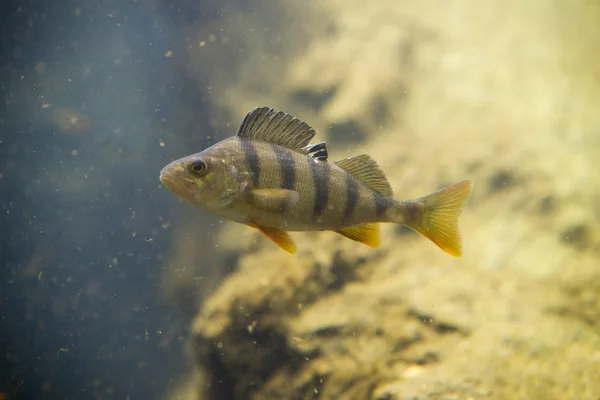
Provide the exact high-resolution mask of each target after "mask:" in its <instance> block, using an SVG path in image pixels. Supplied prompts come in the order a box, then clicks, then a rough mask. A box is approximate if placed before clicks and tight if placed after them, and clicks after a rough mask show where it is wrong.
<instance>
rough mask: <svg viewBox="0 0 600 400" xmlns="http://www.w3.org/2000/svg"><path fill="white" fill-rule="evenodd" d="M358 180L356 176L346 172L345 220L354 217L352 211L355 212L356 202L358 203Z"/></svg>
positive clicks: (347, 220)
mask: <svg viewBox="0 0 600 400" xmlns="http://www.w3.org/2000/svg"><path fill="white" fill-rule="evenodd" d="M358 190H359V189H358V182H356V178H354V177H353V176H352V175H350V174H346V207H345V209H344V217H343V218H344V219H343V221H344V222H345V223H346V222H349V221H350V219H351V218H352V213H353V212H354V208H356V204H357V203H358V197H359V192H358Z"/></svg>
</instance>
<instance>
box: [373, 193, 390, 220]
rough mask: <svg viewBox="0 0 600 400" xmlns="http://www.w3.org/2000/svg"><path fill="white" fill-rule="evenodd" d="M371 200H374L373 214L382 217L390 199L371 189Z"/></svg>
mask: <svg viewBox="0 0 600 400" xmlns="http://www.w3.org/2000/svg"><path fill="white" fill-rule="evenodd" d="M373 200H374V201H375V215H376V216H377V217H378V218H379V217H383V216H384V215H385V212H386V211H387V209H388V207H389V206H390V199H389V198H388V197H387V196H384V195H382V194H381V193H379V192H376V191H373Z"/></svg>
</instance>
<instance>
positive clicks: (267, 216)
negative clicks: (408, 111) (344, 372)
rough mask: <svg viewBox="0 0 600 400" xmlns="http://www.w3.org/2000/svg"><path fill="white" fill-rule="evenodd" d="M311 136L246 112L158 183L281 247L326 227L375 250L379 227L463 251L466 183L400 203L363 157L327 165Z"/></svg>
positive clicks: (269, 114)
mask: <svg viewBox="0 0 600 400" xmlns="http://www.w3.org/2000/svg"><path fill="white" fill-rule="evenodd" d="M315 134H316V132H315V131H314V129H313V128H311V127H310V126H309V125H308V124H306V123H305V122H303V121H301V120H298V119H297V118H294V117H292V116H291V115H289V114H286V113H284V112H282V111H276V110H274V109H272V108H269V107H260V108H256V109H254V110H252V111H251V112H249V113H248V114H247V115H246V117H245V118H244V120H243V122H242V124H241V125H240V128H239V129H238V132H237V134H236V135H235V136H233V137H231V138H228V139H225V140H222V141H221V142H219V143H216V144H215V145H213V146H211V147H209V148H208V149H206V150H204V151H202V152H200V153H197V154H192V155H189V156H187V157H183V158H181V159H179V160H176V161H173V162H172V163H170V164H169V165H167V166H166V167H164V168H163V170H162V171H161V175H160V179H161V181H162V182H163V184H164V185H165V186H166V187H167V188H169V189H170V190H171V191H172V192H173V193H175V194H176V195H177V196H179V197H180V198H182V199H184V200H186V201H188V202H190V203H191V204H193V205H195V206H197V207H199V208H201V209H203V210H205V211H208V212H211V213H213V214H216V215H219V216H221V217H224V218H226V219H230V220H232V221H236V222H240V223H243V224H246V225H249V226H252V227H254V228H256V229H258V230H260V231H261V232H262V233H263V234H265V235H266V236H267V237H269V238H270V239H271V240H273V241H274V242H275V243H276V244H278V245H279V246H280V247H281V248H283V249H284V250H286V251H288V252H290V253H293V252H295V251H296V246H295V244H294V242H293V240H292V239H291V237H290V236H289V234H288V233H287V231H310V230H331V231H335V232H337V233H339V234H341V235H343V236H345V237H347V238H349V239H352V240H355V241H358V242H362V243H364V244H367V245H369V246H371V247H378V246H379V244H380V238H379V223H382V222H391V223H397V224H404V225H406V226H408V227H410V228H412V229H414V230H416V231H417V232H419V233H421V234H422V235H424V236H425V237H427V238H428V239H430V240H431V241H433V242H434V243H435V244H436V245H438V246H439V247H440V248H441V249H443V250H444V251H446V252H448V253H450V254H452V255H454V256H459V255H460V254H461V253H462V247H461V239H460V233H459V229H458V224H457V223H458V217H459V215H460V214H461V212H462V208H463V206H464V204H465V203H466V201H467V200H468V198H469V196H470V194H471V191H472V182H471V181H468V180H466V181H462V182H459V183H456V184H454V185H450V186H447V187H445V188H443V189H441V190H438V191H437V192H435V193H432V194H430V195H427V196H423V197H420V198H417V199H411V200H400V199H396V198H394V197H393V192H392V189H391V187H390V185H389V183H388V181H387V178H386V177H385V174H384V173H383V172H382V171H381V169H380V168H379V166H378V164H377V163H376V162H375V161H374V160H373V159H372V158H371V157H370V156H368V155H366V154H362V155H359V156H355V157H350V158H346V159H343V160H339V161H335V162H329V161H328V160H327V156H328V155H327V147H326V144H325V143H324V142H321V143H316V144H312V145H311V144H309V142H310V140H311V139H312V138H313V137H314V136H315Z"/></svg>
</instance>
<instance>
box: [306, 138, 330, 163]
mask: <svg viewBox="0 0 600 400" xmlns="http://www.w3.org/2000/svg"><path fill="white" fill-rule="evenodd" d="M301 150H302V151H304V152H305V153H306V154H308V155H309V156H311V157H312V158H316V159H317V160H320V161H327V145H326V144H325V142H320V143H315V144H309V145H308V146H304V147H303V148H302V149H301Z"/></svg>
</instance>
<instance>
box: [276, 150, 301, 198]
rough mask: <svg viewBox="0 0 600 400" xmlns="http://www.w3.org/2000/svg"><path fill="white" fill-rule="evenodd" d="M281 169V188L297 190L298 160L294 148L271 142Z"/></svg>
mask: <svg viewBox="0 0 600 400" xmlns="http://www.w3.org/2000/svg"><path fill="white" fill-rule="evenodd" d="M271 148H272V149H273V152H274V153H275V157H276V158H277V162H278V163H279V169H280V171H281V188H282V189H288V190H296V161H295V160H294V154H293V153H292V150H290V149H287V148H285V147H283V146H279V145H277V144H271Z"/></svg>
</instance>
